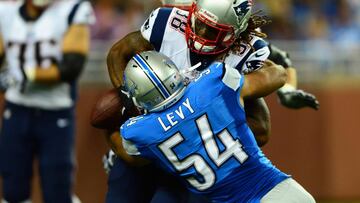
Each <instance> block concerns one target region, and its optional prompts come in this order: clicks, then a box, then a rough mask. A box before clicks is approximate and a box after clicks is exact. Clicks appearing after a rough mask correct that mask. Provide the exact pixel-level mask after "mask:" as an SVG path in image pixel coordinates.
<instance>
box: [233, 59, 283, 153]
mask: <svg viewBox="0 0 360 203" xmlns="http://www.w3.org/2000/svg"><path fill="white" fill-rule="evenodd" d="M285 80H286V72H285V70H284V68H283V67H282V66H279V65H276V64H274V63H272V62H271V61H269V60H266V61H265V64H264V66H263V68H261V69H259V70H257V71H255V72H252V73H250V74H248V75H245V78H244V85H243V88H242V91H241V94H240V95H241V97H242V98H240V102H242V104H243V105H244V103H245V113H246V121H247V123H248V125H249V127H250V129H251V130H252V132H253V133H254V136H255V139H256V142H257V144H258V146H259V147H262V146H264V145H265V144H266V143H267V142H268V141H269V135H270V132H271V121H270V112H269V109H268V107H267V105H266V103H265V100H264V99H263V98H258V99H254V98H256V97H262V96H266V95H267V94H270V93H271V92H273V91H275V90H276V89H277V88H279V87H281V86H282V85H283V84H284V83H285ZM244 98H245V100H244Z"/></svg>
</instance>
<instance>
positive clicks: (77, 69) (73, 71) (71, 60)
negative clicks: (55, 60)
mask: <svg viewBox="0 0 360 203" xmlns="http://www.w3.org/2000/svg"><path fill="white" fill-rule="evenodd" d="M85 60H86V57H85V56H84V55H82V54H78V53H65V54H64V56H63V59H62V61H61V62H60V64H58V68H59V71H60V79H61V81H64V82H73V81H75V80H77V79H78V78H79V76H80V74H81V72H82V70H83V68H84V65H85Z"/></svg>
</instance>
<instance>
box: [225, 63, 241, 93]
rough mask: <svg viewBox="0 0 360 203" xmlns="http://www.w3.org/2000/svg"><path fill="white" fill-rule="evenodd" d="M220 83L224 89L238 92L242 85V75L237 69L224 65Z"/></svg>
mask: <svg viewBox="0 0 360 203" xmlns="http://www.w3.org/2000/svg"><path fill="white" fill-rule="evenodd" d="M221 81H222V82H223V83H224V85H225V86H226V87H229V88H230V89H232V90H234V91H239V90H241V88H242V86H243V84H244V75H242V74H241V73H240V72H239V71H238V70H237V69H235V68H233V67H231V66H230V65H228V64H225V65H223V73H222V78H221Z"/></svg>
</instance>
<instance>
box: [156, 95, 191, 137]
mask: <svg viewBox="0 0 360 203" xmlns="http://www.w3.org/2000/svg"><path fill="white" fill-rule="evenodd" d="M194 112H195V111H194V109H193V108H192V107H191V104H190V100H189V98H186V99H185V101H183V102H182V103H181V105H179V106H178V107H177V108H176V109H175V110H174V111H172V112H169V113H167V114H166V116H165V117H166V119H163V118H161V117H158V118H157V119H158V121H159V123H160V125H161V127H162V128H163V129H164V131H165V132H166V131H168V130H170V129H171V128H172V127H173V126H175V125H176V124H178V123H179V121H181V120H184V119H185V118H186V117H187V116H189V115H191V114H193V113H194Z"/></svg>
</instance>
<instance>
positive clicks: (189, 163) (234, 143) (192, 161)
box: [159, 114, 248, 191]
mask: <svg viewBox="0 0 360 203" xmlns="http://www.w3.org/2000/svg"><path fill="white" fill-rule="evenodd" d="M196 125H197V128H198V130H199V132H200V136H201V139H202V140H203V143H204V147H205V150H206V152H207V154H208V156H209V158H210V159H211V160H212V161H213V162H214V164H215V165H216V166H217V167H221V166H222V164H223V163H225V162H226V161H227V160H229V159H230V158H232V157H234V158H236V159H237V160H238V161H239V162H240V163H244V162H245V161H246V160H247V158H248V155H247V154H246V153H245V152H244V150H243V149H242V145H241V144H240V142H239V140H236V139H234V138H233V137H232V136H231V134H230V132H229V131H228V130H227V129H224V130H223V131H221V132H220V133H219V134H218V135H216V136H217V137H218V138H219V139H220V141H221V142H222V144H223V145H224V146H225V150H223V151H222V152H220V149H219V146H218V145H217V143H216V140H215V138H214V133H213V131H212V129H211V126H210V123H209V120H208V117H207V115H206V114H205V115H203V116H201V117H200V118H198V119H197V120H196ZM183 141H184V137H183V136H182V135H181V133H180V132H178V133H176V134H175V135H173V136H171V137H170V138H168V139H167V140H166V141H165V142H163V143H161V144H160V145H159V149H160V150H161V151H162V152H163V153H164V155H165V156H166V158H167V159H168V160H169V161H170V163H171V164H172V165H173V166H174V168H175V169H176V170H177V171H179V172H181V171H184V170H186V169H188V168H190V167H194V168H195V170H196V171H197V172H198V173H199V174H201V175H202V176H203V180H202V181H201V182H200V181H199V180H197V179H196V178H195V177H188V178H187V181H188V182H189V183H190V184H191V185H192V186H194V187H195V188H196V189H198V190H199V191H203V190H206V189H208V188H210V187H211V186H212V185H214V183H215V180H216V175H215V172H214V171H213V169H212V168H211V167H210V165H209V163H207V162H206V160H205V159H204V158H203V157H202V156H201V155H200V154H192V155H190V156H187V157H186V158H184V159H182V160H180V159H179V158H178V156H177V155H176V153H175V152H174V150H173V148H174V147H176V146H178V145H179V144H181V142H183Z"/></svg>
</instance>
